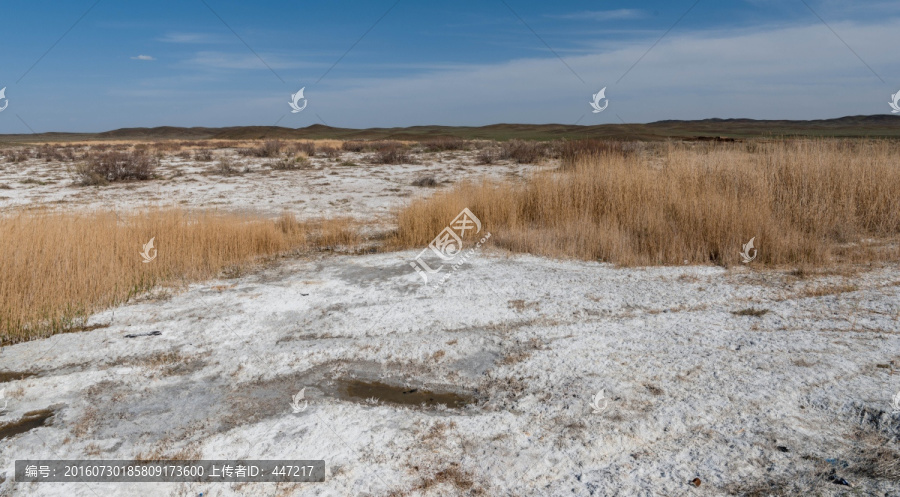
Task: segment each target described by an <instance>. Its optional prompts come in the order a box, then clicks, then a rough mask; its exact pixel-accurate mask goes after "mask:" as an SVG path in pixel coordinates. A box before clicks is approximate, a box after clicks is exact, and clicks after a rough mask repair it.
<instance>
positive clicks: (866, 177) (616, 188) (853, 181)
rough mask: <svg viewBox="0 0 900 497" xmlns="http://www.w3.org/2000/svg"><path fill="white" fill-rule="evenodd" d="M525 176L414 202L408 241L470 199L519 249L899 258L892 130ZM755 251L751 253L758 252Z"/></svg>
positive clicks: (631, 260) (656, 256)
mask: <svg viewBox="0 0 900 497" xmlns="http://www.w3.org/2000/svg"><path fill="white" fill-rule="evenodd" d="M590 148H592V147H582V148H578V147H577V146H576V149H577V150H578V151H579V154H577V155H579V157H578V158H577V159H575V160H573V161H572V162H571V163H570V164H566V165H565V166H564V167H563V168H562V169H560V170H558V171H554V172H548V173H539V174H536V175H534V176H532V177H530V178H529V179H527V180H526V181H525V182H489V181H485V182H482V183H480V184H475V183H464V184H461V185H459V186H458V187H457V188H455V189H452V190H450V191H448V192H445V193H438V194H437V195H435V196H433V197H431V198H429V199H422V200H417V201H414V202H413V203H412V204H411V205H409V206H408V207H407V208H405V209H403V210H402V211H401V212H400V213H399V216H398V224H399V226H398V231H397V235H396V236H395V237H394V239H393V240H392V242H393V244H394V245H395V246H400V247H418V246H422V245H424V244H427V243H428V242H429V241H431V239H432V238H433V237H434V236H435V235H437V234H438V233H439V232H440V231H441V230H442V229H443V228H444V227H445V226H446V225H447V223H448V222H449V221H450V220H451V219H453V217H454V216H455V215H456V214H457V213H458V212H459V211H460V210H461V209H462V208H463V207H468V208H469V209H471V210H472V211H473V212H474V214H475V215H476V216H478V217H479V218H480V219H481V221H482V223H483V224H484V226H485V229H487V230H488V231H490V232H491V233H492V238H491V239H492V240H493V241H494V243H495V244H497V245H500V246H501V247H505V248H507V249H509V250H512V251H516V252H529V253H534V254H540V255H546V256H552V257H573V258H579V259H586V260H603V261H609V262H614V263H618V264H622V265H652V264H683V263H685V262H687V263H692V264H698V263H699V264H703V263H714V264H720V265H731V264H737V263H740V262H741V256H740V255H739V254H740V252H741V249H742V244H745V243H747V242H748V241H749V240H750V238H751V237H755V238H756V239H755V241H754V244H755V246H756V247H757V248H758V256H757V258H756V260H755V261H754V262H755V263H756V264H760V263H762V264H776V265H777V264H810V265H822V264H827V263H831V262H835V261H847V262H864V261H873V260H888V259H895V258H896V257H897V256H898V255H900V250H898V248H897V247H898V246H897V239H898V236H897V235H900V208H898V205H900V204H898V201H900V148H898V147H896V146H895V144H893V143H891V142H886V141H866V140H856V141H852V140H817V141H810V140H796V141H783V142H775V143H759V142H752V143H748V144H744V143H733V144H703V145H701V146H697V145H696V144H661V145H657V146H656V149H652V148H651V149H649V150H644V152H645V153H624V154H623V153H620V151H619V150H616V149H615V147H614V148H613V149H611V150H607V149H603V150H601V149H600V148H602V147H600V148H598V150H597V152H598V153H596V154H587V155H584V154H582V153H581V152H584V151H585V149H588V150H589V149H590ZM751 253H752V252H751Z"/></svg>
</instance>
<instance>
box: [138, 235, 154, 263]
mask: <svg viewBox="0 0 900 497" xmlns="http://www.w3.org/2000/svg"><path fill="white" fill-rule="evenodd" d="M153 240H156V237H155V236H154V237H153V238H151V239H150V241H149V242H147V243H145V244H144V251H143V252H141V257H143V258H144V264H146V263H148V262H152V261H153V259H156V252H157V251H156V249H155V248H153ZM151 250H152V251H153V255H150V251H151Z"/></svg>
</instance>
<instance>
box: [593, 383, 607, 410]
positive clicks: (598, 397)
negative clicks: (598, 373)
mask: <svg viewBox="0 0 900 497" xmlns="http://www.w3.org/2000/svg"><path fill="white" fill-rule="evenodd" d="M603 390H604V389H603V388H601V389H600V391H599V392H597V395H594V400H593V401H592V402H591V404H590V406H591V411H592V412H593V413H594V414H600V413H601V412H603V411H604V410H606V406H607V405H608V404H609V401H607V400H606V397H604V396H603ZM601 402H603V406H602V407H601V406H600V403H601Z"/></svg>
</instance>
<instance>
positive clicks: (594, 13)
mask: <svg viewBox="0 0 900 497" xmlns="http://www.w3.org/2000/svg"><path fill="white" fill-rule="evenodd" d="M547 17H551V18H553V19H572V20H581V21H614V20H621V19H639V18H641V17H644V11H642V10H638V9H615V10H585V11H581V12H574V13H572V14H561V15H550V16H547Z"/></svg>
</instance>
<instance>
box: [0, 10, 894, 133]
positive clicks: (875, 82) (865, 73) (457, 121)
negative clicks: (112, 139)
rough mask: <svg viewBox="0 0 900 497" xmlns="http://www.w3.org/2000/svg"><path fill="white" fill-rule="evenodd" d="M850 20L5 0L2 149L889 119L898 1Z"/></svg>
mask: <svg viewBox="0 0 900 497" xmlns="http://www.w3.org/2000/svg"><path fill="white" fill-rule="evenodd" d="M95 2H96V3H95ZM849 4H851V2H846V1H836V0H805V3H804V1H803V0H777V1H775V0H743V1H741V0H734V1H714V0H700V1H699V2H697V3H696V4H695V0H670V1H666V2H662V1H647V2H625V1H596V2H576V1H555V2H546V1H532V0H505V2H504V1H501V0H481V1H460V0H457V1H454V2H442V1H418V2H415V1H412V0H399V1H396V0H384V1H381V0H378V1H376V0H371V1H365V2H363V1H340V0H336V1H325V2H303V1H292V2H282V1H269V2H265V3H264V4H262V5H261V4H260V3H252V2H246V1H241V2H238V1H230V0H229V1H226V0H181V1H155V2H115V1H113V0H100V1H99V2H97V1H96V0H69V1H66V2H58V1H57V2H45V1H35V0H31V1H28V0H12V1H10V2H6V3H4V6H3V9H4V10H5V12H4V15H3V19H4V24H3V30H2V32H0V43H2V47H3V57H2V62H0V88H2V87H6V88H7V89H6V97H7V99H8V102H9V106H8V107H7V108H6V110H5V111H3V112H0V133H29V132H31V131H32V130H33V131H36V132H45V131H104V130H109V129H115V128H120V127H136V126H147V127H149V126H165V125H170V126H215V127H218V126H239V125H273V124H276V123H277V124H278V125H279V126H286V127H293V128H297V127H304V126H309V125H311V124H315V123H325V124H328V125H331V126H340V127H357V128H359V127H376V126H378V127H382V126H412V125H427V124H446V125H485V124H493V123H500V122H518V123H564V124H573V123H576V122H578V123H579V124H605V123H620V122H651V121H657V120H663V119H703V118H711V117H720V118H736V117H750V118H757V119H820V118H831V117H840V116H844V115H856V114H885V113H890V110H891V109H890V107H889V106H888V101H889V100H890V97H891V94H893V93H896V92H898V91H900V64H898V63H900V50H898V47H900V29H898V26H900V23H898V21H900V2H896V1H890V2H888V1H881V0H875V1H859V2H852V4H853V5H852V6H849ZM807 5H808V6H807ZM820 18H821V19H820ZM79 19H80V20H79ZM379 19H380V20H379ZM679 19H680V21H679ZM823 21H824V22H823ZM673 26H674V27H673ZM670 28H671V31H669V32H668V34H666V32H667V31H668V30H670ZM664 34H665V36H663V35H664ZM364 35H365V36H364ZM357 42H358V43H357ZM354 44H355V45H354ZM351 47H352V49H351ZM651 47H652V49H651ZM648 50H649V51H648ZM301 87H305V88H306V90H305V95H304V96H305V97H306V98H307V99H308V106H307V108H306V109H304V110H303V111H302V112H300V113H296V114H292V113H290V107H289V106H288V101H289V100H290V95H291V94H292V93H295V92H296V91H297V90H299V89H300V88H301ZM603 87H606V88H607V90H606V96H607V97H608V98H609V107H608V108H607V109H606V110H605V111H604V112H602V113H599V114H595V113H591V112H590V111H591V108H590V106H589V101H590V100H591V95H592V94H593V93H596V92H597V91H598V90H600V88H603ZM3 103H4V101H0V106H2V105H3Z"/></svg>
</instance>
